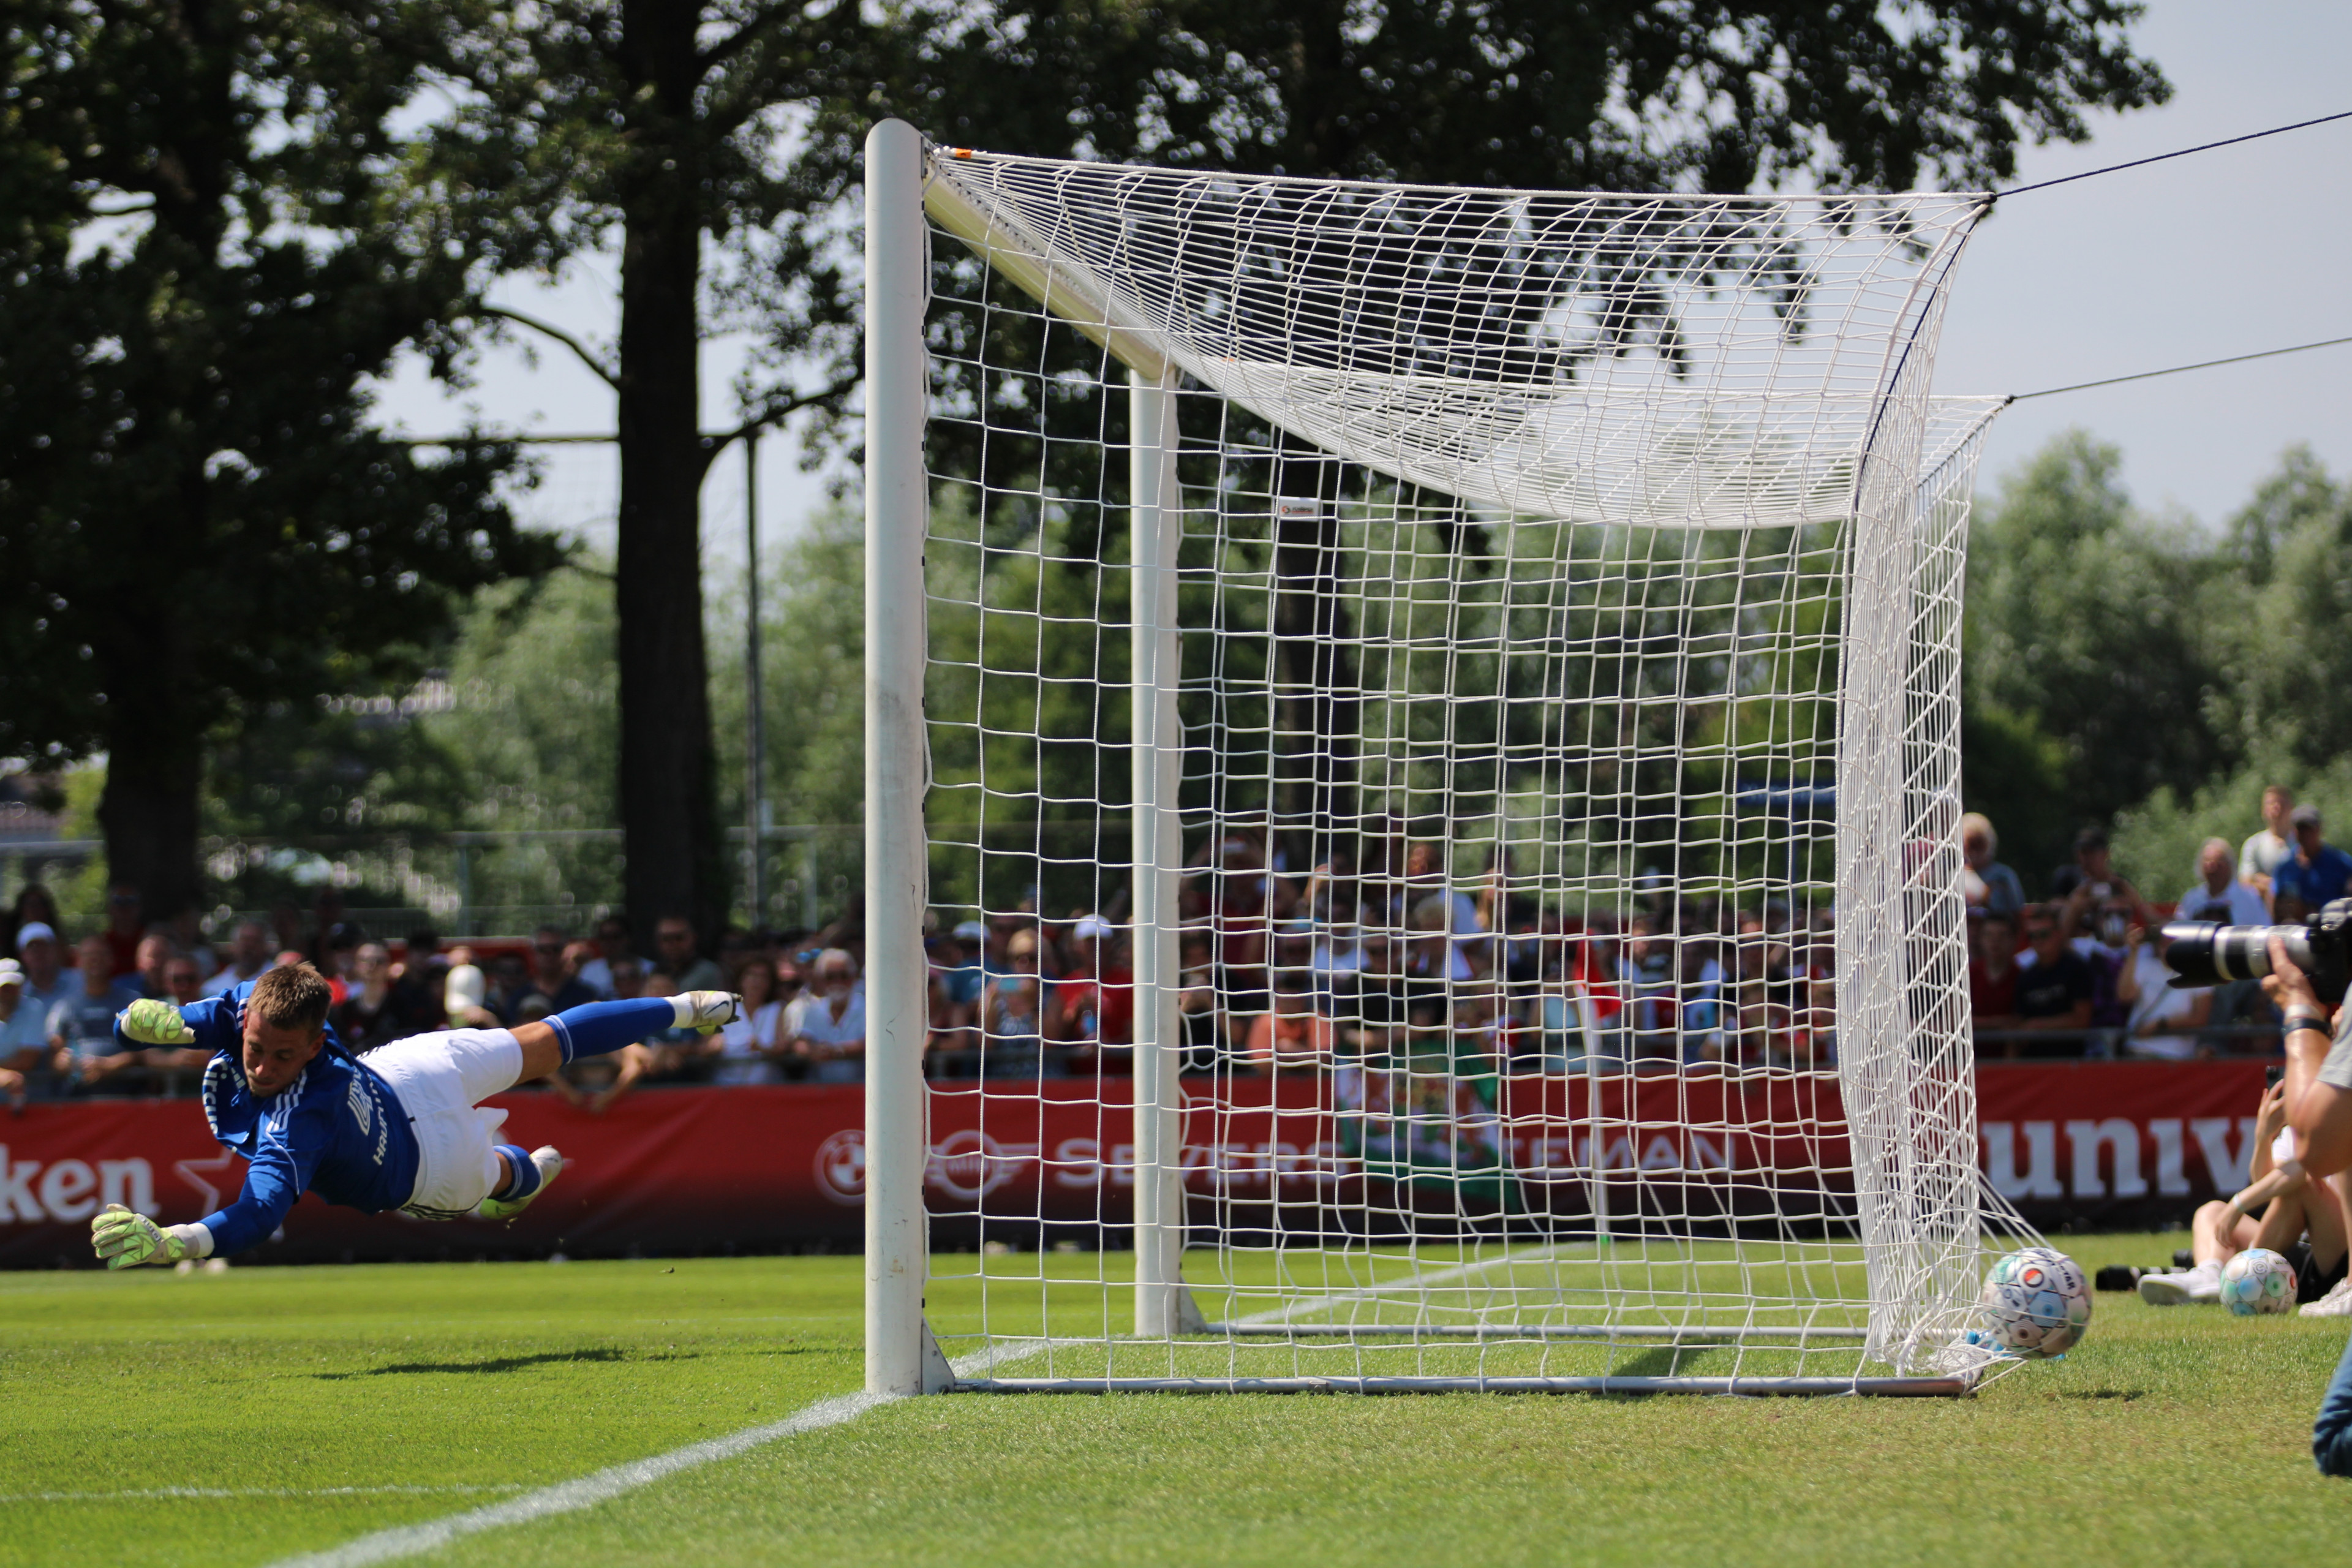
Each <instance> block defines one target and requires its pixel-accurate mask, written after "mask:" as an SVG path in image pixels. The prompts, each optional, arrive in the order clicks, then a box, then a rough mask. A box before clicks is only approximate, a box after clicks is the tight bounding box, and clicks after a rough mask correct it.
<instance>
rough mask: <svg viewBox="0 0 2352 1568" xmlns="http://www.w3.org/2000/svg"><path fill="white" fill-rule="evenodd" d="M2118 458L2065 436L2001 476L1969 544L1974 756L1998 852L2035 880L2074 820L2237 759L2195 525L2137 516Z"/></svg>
mask: <svg viewBox="0 0 2352 1568" xmlns="http://www.w3.org/2000/svg"><path fill="white" fill-rule="evenodd" d="M2122 466H2123V455H2122V453H2121V452H2119V451H2118V450H2116V448H2115V447H2111V446H2106V445H2104V444H2101V443H2099V442H2096V441H2094V440H2093V439H2091V438H2090V437H2087V436H2084V435H2082V434H2080V433H2074V434H2070V435H2067V436H2064V437H2060V438H2059V439H2058V440H2056V441H2054V442H2053V443H2052V444H2051V445H2050V446H2049V447H2046V448H2044V449H2043V450H2042V452H2041V453H2040V454H2039V455H2037V456H2036V457H2035V458H2032V459H2031V460H2030V461H2029V462H2028V463H2027V464H2026V465H2025V466H2024V467H2023V468H2021V470H2020V471H2019V472H2017V473H2016V474H2014V475H2012V476H2011V477H2010V478H2009V479H2007V480H2006V481H2005V482H2004V484H2003V485H2002V487H2001V489H2000V492H1999V496H1998V498H1997V500H1996V501H1995V503H1994V504H1993V505H1992V506H1991V507H1990V508H1989V509H1987V510H1986V511H1985V512H1984V513H1983V514H1981V516H1980V518H1979V522H1978V524H1977V526H1976V529H1975V531H1974V537H1973V538H1972V540H1971V542H1970V552H1969V587H1968V623H1967V657H1966V660H1965V664H1964V670H1965V679H1966V681H1967V700H1966V703H1965V708H1966V710H1967V711H1968V712H1969V726H1968V744H1969V748H1970V750H1969V754H1968V757H1967V760H1966V763H1965V766H1964V777H1965V778H1966V780H1967V787H1968V789H1969V795H1970V799H1971V802H1972V804H1976V805H1979V808H1980V809H1983V810H1984V811H1986V813H1987V814H1988V815H1989V816H1991V817H1992V818H1993V821H1994V823H1995V824H1996V826H2000V829H2001V832H2002V835H2003V840H2004V842H2003V850H2002V853H2003V856H2004V858H2008V859H2009V860H2011V863H2012V864H2014V865H2016V866H2017V867H2018V868H2019V870H2020V872H2021V875H2024V876H2026V877H2028V878H2035V879H2038V878H2039V876H2040V875H2041V874H2042V873H2043V872H2044V871H2046V870H2047V869H2048V868H2051V867H2053V866H2055V865H2057V864H2058V863H2059V862H2060V861H2061V860H2062V859H2063V858H2065V856H2066V854H2067V851H2068V847H2069V844H2070V840H2071V836H2072V833H2073V831H2074V828H2076V827H2079V826H2084V824H2088V823H2104V822H2105V821H2107V820H2108V819H2109V818H2110V817H2112V816H2114V814H2115V813H2116V811H2118V810H2120V809H2121V808H2123V807H2124V806H2126V805H2130V804H2132V803H2133V802H2135V801H2137V800H2140V799H2143V798H2145V797H2146V796H2147V795H2149V794H2150V793H2151V792H2152V791H2154V790H2155V789H2157V788H2158V786H2161V785H2170V786H2172V787H2173V788H2175V789H2177V790H2186V789H2194V788H2195V787H2197V785H2198V784H2200V783H2201V782H2203V781H2204V780H2205V779H2207V778H2208V777H2210V775H2211V774H2212V773H2214V771H2215V770H2216V769H2217V768H2218V767H2220V766H2221V765H2223V764H2224V763H2226V762H2227V760H2228V758H2229V744H2228V739H2227V737H2226V736H2225V733H2224V731H2223V730H2222V728H2221V724H2220V723H2218V722H2217V720H2218V719H2219V718H2220V717H2221V709H2220V707H2219V706H2218V704H2219V701H2220V697H2219V694H2220V691H2221V685H2222V673H2221V648H2220V647H2219V646H2218V645H2217V642H2216V640H2215V637H2214V636H2213V626H2212V616H2210V614H2209V613H2208V609H2207V605H2208V598H2209V594H2210V592H2212V591H2213V584H2215V582H2216V579H2217V578H2218V577H2221V576H2223V575H2226V573H2225V570H2224V568H2223V564H2222V563H2221V562H2220V561H2219V560H2218V559H2217V558H2216V555H2215V552H2213V550H2212V548H2211V546H2210V543H2209V542H2207V541H2205V540H2204V539H2203V538H2202V537H2201V536H2200V535H2199V534H2197V533H2196V532H2195V531H2193V530H2192V529H2190V528H2189V526H2187V525H2186V524H2180V523H2170V522H2164V521H2158V520H2154V519H2150V518H2147V517H2146V516H2144V515H2143V514H2141V513H2139V512H2138V511H2137V510H2136V509H2134V508H2133V506H2132V504H2131V502H2130V500H2129V498H2128V497H2127V496H2126V493H2125V491H2124V489H2123V484H2122V479H2121V472H2122Z"/></svg>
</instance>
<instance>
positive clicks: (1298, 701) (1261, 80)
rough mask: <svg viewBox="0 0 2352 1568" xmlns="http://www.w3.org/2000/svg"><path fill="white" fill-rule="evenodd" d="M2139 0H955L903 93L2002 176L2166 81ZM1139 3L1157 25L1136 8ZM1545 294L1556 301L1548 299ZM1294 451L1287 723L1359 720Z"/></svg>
mask: <svg viewBox="0 0 2352 1568" xmlns="http://www.w3.org/2000/svg"><path fill="white" fill-rule="evenodd" d="M2139 10H2140V8H2139V7H2138V6H2137V5H2130V4H2119V3H2114V0H1934V3H1931V4H1927V5H1917V6H1912V7H1907V8H1906V9H1905V10H1904V11H1903V12H1902V13H1901V14H1900V16H1895V15H1889V14H1885V13H1882V11H1881V10H1880V8H1878V7H1876V6H1864V7H1853V8H1846V7H1837V8H1822V7H1817V6H1812V5H1789V4H1785V3H1779V0H1765V3H1738V0H1714V3H1702V4H1697V5H1675V6H1664V5H1650V4H1637V3H1633V0H1608V3H1603V4H1593V5H1578V6H1574V7H1570V6H1564V5H1556V4H1551V3H1549V0H1500V3H1498V4H1493V5H1444V4H1433V3H1427V0H1419V3H1415V0H1408V3H1406V4H1400V5H1384V6H1380V7H1374V8H1370V9H1368V8H1366V7H1363V6H1361V5H1351V4H1349V3H1348V0H1309V3H1307V4H1304V5H1264V4H1261V3H1258V0H1178V3H1174V4H1170V5H1164V6H1160V7H1158V8H1156V9H1154V10H1152V11H1151V12H1150V13H1146V14H1139V13H1133V12H1125V11H1119V10H1116V9H1114V8H1111V7H1106V6H1089V5H1059V4H1012V5H1001V6H999V7H997V8H995V9H992V10H983V11H972V12H966V13H963V15H965V16H968V17H970V18H971V19H970V21H969V22H968V24H967V25H965V26H963V27H961V29H959V30H953V31H946V30H943V31H942V32H941V34H940V37H939V39H938V40H937V41H935V42H934V43H932V44H931V45H930V46H929V47H926V48H925V49H923V50H921V51H919V56H918V61H919V75H918V77H917V78H916V80H915V83H914V84H913V85H915V86H918V87H919V88H920V89H921V90H919V91H915V92H900V93H898V94H896V95H894V96H893V98H892V100H891V101H892V102H893V103H894V104H898V105H901V106H907V112H908V117H909V118H910V119H913V120H914V121H916V122H917V123H918V124H919V125H921V126H922V127H923V128H924V129H925V130H927V131H929V132H933V133H935V134H938V135H940V136H941V137H942V138H943V139H946V140H950V141H953V142H970V143H971V144H975V145H979V146H983V147H988V148H991V149H995V150H1001V151H1006V152H1015V153H1040V154H1066V153H1074V152H1075V153H1082V154H1084V155H1090V156H1099V157H1104V158H1109V159H1117V160H1123V161H1136V162H1143V163H1167V164H1173V165H1179V166H1195V167H1214V168H1221V169H1234V170H1240V171H1248V172H1257V173H1266V174H1298V175H1316V176H1333V175H1336V176H1345V177H1354V178H1360V179H1370V180H1382V181H1405V182H1422V183H1431V184H1466V185H1480V186H1510V187H1520V188H1526V187H1544V186H1550V187H1568V188H1574V189H1601V190H1619V191H1649V190H1657V189H1702V190H1710V191H1746V190H1749V189H1752V188H1756V187H1758V186H1768V187H1770V186H1783V185H1787V184H1794V183H1797V182H1800V181H1803V182H1810V183H1812V184H1816V185H1818V186H1820V187H1822V188H1825V189H1840V188H1847V189H1874V188H1875V189H1886V188H1898V189H1899V188H1904V187H1907V186H1910V185H1913V184H1917V183H1919V182H1921V181H1923V180H1927V181H1933V180H1942V181H1948V182H1952V183H1956V184H1963V185H1979V186H1981V185H1984V184H1993V183H1997V182H1999V181H2001V180H2004V179H2006V178H2007V177H2009V175H2010V174H2011V173H2012V172H2013V170H2014V167H2015V153H2016V148H2017V146H2018V144H2019V143H2020V142H2021V141H2024V140H2028V139H2032V140H2035V141H2046V140H2051V139H2068V140H2076V141H2079V140H2082V139H2083V138H2084V137H2085V136H2086V135H2087V133H2088V132H2087V130H2086V128H2085V125H2084V119H2083V111H2084V110H2085V109H2086V108H2090V107H2102V108H2109V109H2128V108H2135V107H2139V106H2142V105H2146V104H2151V103H2159V102H2162V101H2164V100H2165V99H2166V98H2168V96H2169V92H2170V89H2169V88H2168V85H2167V84H2166V82H2165V80H2164V79H2163V77H2162V76H2161V74H2160V73H2159V72H2158V69H2157V68H2156V67H2155V66H2154V65H2153V64H2152V63H2151V62H2149V61H2147V60H2146V59H2144V58H2139V57H2138V56H2137V55H2136V54H2135V53H2134V52H2133V51H2132V49H2131V48H2130V47H2129V43H2128V40H2127V38H2126V26H2127V25H2128V24H2129V23H2130V22H2132V21H2133V20H2134V19H2136V18H2137V16H2138V15H2139ZM1139 16H1148V21H1146V22H1145V23H1144V25H1141V26H1121V25H1120V24H1121V22H1122V21H1127V22H1129V23H1132V22H1133V21H1135V19H1137V18H1138V17H1139ZM1698 105H1704V106H1705V108H1704V110H1703V111H1701V110H1698V109H1697V108H1696V107H1695V106H1698ZM854 152H855V148H854V144H853V143H852V142H850V140H849V139H848V138H847V137H846V136H842V137H839V138H837V139H836V140H835V142H833V143H831V144H830V146H829V147H828V146H826V145H824V144H819V145H815V146H813V148H812V153H811V157H812V160H813V161H821V160H822V159H823V158H824V157H826V156H831V157H832V158H834V159H835V161H836V163H838V164H839V165H840V166H841V167H840V171H839V172H838V173H837V174H835V176H834V177H835V180H837V181H845V180H846V179H848V178H849V177H850V168H849V161H850V160H851V158H852V157H853V155H854ZM1263 199H1265V200H1267V201H1274V202H1278V201H1279V200H1280V199H1281V198H1280V195H1279V194H1278V193H1276V194H1269V195H1266V196H1265V198H1263ZM1465 227H1469V228H1475V225H1465ZM1359 259H1360V258H1359ZM1316 264H1317V258H1314V257H1312V256H1305V257H1301V256H1288V257H1286V258H1285V261H1284V267H1285V269H1286V280H1288V281H1290V282H1292V283H1293V285H1294V286H1296V287H1298V288H1303V289H1304V288H1312V287H1314V285H1315V282H1316V279H1314V278H1313V276H1312V273H1313V270H1314V268H1315V266H1316ZM1497 264H1499V265H1507V264H1509V263H1508V261H1507V260H1506V259H1505V258H1486V257H1470V258H1465V265H1497ZM1373 270H1376V269H1370V268H1356V269H1355V270H1354V271H1353V273H1352V274H1351V275H1350V276H1348V277H1345V278H1340V277H1336V276H1335V277H1333V278H1330V279H1327V281H1328V283H1329V284H1330V286H1331V287H1332V288H1333V289H1337V290H1344V291H1349V293H1350V308H1351V309H1353V308H1356V306H1357V304H1358V303H1359V300H1360V292H1361V290H1362V289H1364V288H1366V287H1368V286H1370V287H1377V286H1378V284H1377V282H1376V281H1375V280H1374V279H1370V278H1369V277H1368V276H1366V274H1367V273H1369V272H1370V271H1373ZM1398 275H1399V276H1400V277H1404V276H1409V275H1411V274H1410V269H1400V271H1399V274H1398ZM1646 281H1648V280H1645V279H1630V280H1628V290H1629V294H1628V308H1629V309H1631V310H1637V311H1654V310H1657V309H1658V307H1657V306H1656V304H1655V303H1654V300H1645V299H1643V298H1641V296H1642V295H1643V292H1644V290H1643V284H1644V283H1645V282H1646ZM1526 297H1527V299H1528V301H1529V305H1528V308H1529V310H1531V311H1537V312H1539V311H1540V310H1542V308H1543V306H1544V304H1545V302H1546V299H1545V294H1544V291H1543V290H1541V289H1530V290H1528V293H1527V296H1526ZM1366 308H1376V307H1366ZM1667 324H1668V325H1671V323H1667ZM1457 325H1459V324H1458V323H1457ZM1486 325H1487V326H1488V327H1489V329H1490V331H1491V341H1490V342H1486V343H1483V344H1480V345H1477V348H1478V349H1479V351H1480V353H1481V354H1482V355H1483V354H1484V353H1487V352H1491V353H1494V354H1496V355H1503V356H1507V355H1509V354H1510V353H1515V352H1519V351H1520V350H1523V348H1524V342H1525V335H1524V333H1523V332H1520V331H1519V329H1521V328H1523V327H1524V326H1525V325H1526V323H1525V322H1524V321H1492V322H1488V323H1486ZM1515 333H1516V334H1517V335H1516V336H1515V335H1514V334H1515ZM1081 352H1082V353H1083V352H1085V351H1084V350H1083V349H1082V350H1081ZM1006 363H1020V362H1019V361H1017V360H1008V361H1007V362H1006ZM1032 363H1034V362H1032ZM1041 417H1045V416H1043V415H1041ZM1280 446H1281V449H1282V450H1283V451H1284V452H1285V453H1286V455H1291V456H1296V457H1297V458H1299V459H1301V460H1297V461H1288V460H1285V461H1278V462H1277V463H1276V465H1275V472H1274V473H1273V475H1272V477H1271V489H1272V493H1275V494H1279V495H1282V496H1286V497H1290V498H1294V499H1300V500H1317V501H1319V502H1322V503H1324V504H1320V505H1318V506H1315V507H1311V508H1299V509H1295V510H1286V513H1285V515H1284V516H1282V517H1281V518H1279V519H1276V520H1274V521H1272V522H1271V524H1270V526H1271V528H1272V533H1271V537H1270V541H1269V543H1270V549H1271V555H1272V566H1273V572H1274V584H1275V594H1274V599H1273V602H1272V604H1271V605H1270V607H1269V614H1268V616H1267V620H1266V626H1265V633H1264V635H1265V639H1266V642H1267V646H1268V657H1269V658H1271V659H1272V660H1273V661H1274V663H1275V665H1276V669H1277V671H1278V685H1279V688H1280V690H1281V692H1282V693H1283V695H1282V697H1281V699H1280V706H1281V708H1282V710H1283V711H1282V712H1281V714H1280V715H1279V716H1278V717H1277V718H1276V720H1275V721H1274V722H1275V724H1276V728H1277V729H1279V730H1280V731H1284V732H1286V733H1289V734H1293V735H1316V736H1346V735H1349V734H1352V733H1353V732H1354V731H1355V730H1356V728H1357V715H1356V714H1355V712H1354V711H1353V709H1352V705H1351V704H1350V702H1349V699H1348V698H1347V697H1346V696H1345V695H1344V693H1345V692H1346V691H1347V690H1348V689H1350V688H1352V687H1353V686H1354V685H1355V684H1356V680H1355V676H1354V672H1353V670H1352V669H1351V668H1349V654H1348V652H1347V650H1348V649H1349V647H1350V645H1351V642H1352V638H1353V628H1352V627H1351V626H1349V622H1348V618H1347V612H1346V609H1345V607H1344V598H1343V596H1342V595H1338V594H1335V593H1334V592H1332V591H1331V590H1332V588H1333V586H1334V584H1335V577H1334V574H1335V573H1336V572H1338V571H1339V569H1340V566H1341V563H1342V562H1343V559H1344V555H1345V549H1344V545H1343V542H1342V539H1341V533H1340V531H1341V523H1340V510H1339V508H1338V507H1337V506H1335V505H1332V504H1329V503H1330V502H1331V501H1332V500H1333V499H1334V498H1333V496H1332V495H1331V494H1330V493H1327V492H1328V487H1329V486H1330V485H1331V484H1332V482H1333V480H1334V478H1335V475H1334V472H1333V469H1332V466H1331V465H1329V464H1328V463H1327V462H1324V461H1321V460H1319V457H1318V455H1317V454H1314V453H1311V452H1307V451H1306V450H1304V449H1303V447H1302V445H1301V444H1300V443H1298V442H1297V441H1296V440H1295V439H1290V438H1287V437H1283V438H1280ZM1468 532H1469V531H1466V530H1465V536H1466V535H1467V533H1468ZM1278 766H1279V767H1280V769H1281V771H1282V773H1283V774H1284V778H1283V781H1282V783H1281V784H1280V786H1279V788H1278V790H1277V794H1278V795H1280V796H1281V798H1280V799H1279V800H1277V801H1276V803H1274V805H1273V809H1274V810H1275V813H1276V816H1277V818H1279V819H1284V820H1287V821H1289V822H1293V823H1299V824H1310V823H1317V822H1329V821H1333V820H1346V819H1348V818H1350V817H1352V816H1354V815H1356V812H1357V809H1358V805H1357V802H1356V799H1355V795H1354V792H1353V790H1352V788H1351V787H1350V785H1349V782H1348V780H1349V775H1350V774H1351V773H1353V771H1354V766H1353V760H1352V759H1351V758H1349V757H1348V756H1346V755H1344V754H1342V752H1341V749H1340V748H1339V746H1334V747H1331V748H1324V747H1308V748H1296V749H1293V750H1292V751H1291V752H1287V753H1286V754H1285V756H1284V757H1283V758H1282V760H1281V761H1280V763H1278ZM1299 847H1300V848H1301V849H1302V850H1305V851H1307V852H1308V853H1310V854H1311V853H1313V851H1312V850H1311V849H1309V848H1308V847H1307V846H1306V845H1304V844H1302V845H1300V846H1299Z"/></svg>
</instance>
